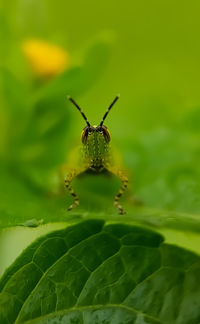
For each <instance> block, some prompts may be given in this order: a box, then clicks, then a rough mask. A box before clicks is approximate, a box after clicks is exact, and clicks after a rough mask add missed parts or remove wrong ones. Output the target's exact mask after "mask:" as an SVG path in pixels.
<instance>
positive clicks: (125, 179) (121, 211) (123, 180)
mask: <svg viewBox="0 0 200 324" xmlns="http://www.w3.org/2000/svg"><path fill="white" fill-rule="evenodd" d="M108 171H109V172H111V173H113V174H114V175H115V176H116V177H117V178H119V179H120V180H121V183H122V184H121V187H120V189H119V192H118V193H117V195H116V196H115V199H114V206H115V207H116V208H117V209H118V211H119V214H120V215H123V214H125V211H124V209H123V207H122V206H121V205H120V204H119V199H120V198H121V197H122V195H123V194H124V192H125V191H126V188H127V186H128V177H127V176H126V175H125V174H124V173H123V171H121V170H117V169H114V168H109V169H108Z"/></svg>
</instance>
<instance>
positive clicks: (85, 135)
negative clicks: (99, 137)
mask: <svg viewBox="0 0 200 324" xmlns="http://www.w3.org/2000/svg"><path fill="white" fill-rule="evenodd" d="M88 131H89V127H87V126H86V127H85V128H84V129H83V131H82V133H81V140H82V143H83V144H86V142H87V137H88Z"/></svg>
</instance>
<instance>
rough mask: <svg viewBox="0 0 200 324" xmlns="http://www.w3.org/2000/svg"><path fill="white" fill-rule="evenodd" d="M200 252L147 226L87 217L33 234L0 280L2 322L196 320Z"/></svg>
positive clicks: (181, 323) (190, 323) (182, 323)
mask: <svg viewBox="0 0 200 324" xmlns="http://www.w3.org/2000/svg"><path fill="white" fill-rule="evenodd" d="M199 273H200V258H199V256H197V255H195V254H193V253H192V252H188V251H186V250H184V249H181V248H178V247H176V246H173V245H169V244H165V243H164V242H163V237H162V236H161V235H159V234H157V233H155V232H153V231H150V230H147V229H145V228H140V227H135V226H128V225H123V224H108V225H106V224H104V222H103V221H99V220H88V221H85V222H83V223H79V224H77V225H73V226H70V227H68V228H66V229H64V230H60V231H56V232H53V233H50V234H48V235H46V236H44V237H41V238H39V240H37V241H35V242H34V243H33V244H32V245H31V246H29V247H28V248H27V249H26V250H25V251H24V252H23V253H22V254H21V256H20V257H19V258H18V259H17V260H16V261H15V262H14V264H13V265H12V266H11V267H10V268H9V269H8V270H7V272H6V273H5V275H4V276H3V278H2V280H1V283H0V289H1V293H0V323H2V324H4V323H5V324H7V323H24V322H25V323H30V324H31V323H38V324H46V323H48V324H49V323H52V324H53V323H83V324H86V323H87V324H90V323H91V324H93V323H97V324H99V323H102V324H103V323H104V324H105V323H118V324H119V323H137V324H142V323H143V324H145V323H152V324H153V323H166V324H167V323H176V324H197V323H198V321H199V320H200V283H199Z"/></svg>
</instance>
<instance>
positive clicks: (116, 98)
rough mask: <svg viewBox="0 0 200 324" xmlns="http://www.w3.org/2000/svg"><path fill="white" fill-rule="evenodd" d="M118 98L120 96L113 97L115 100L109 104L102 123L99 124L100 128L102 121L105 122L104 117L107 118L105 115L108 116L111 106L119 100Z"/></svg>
mask: <svg viewBox="0 0 200 324" xmlns="http://www.w3.org/2000/svg"><path fill="white" fill-rule="evenodd" d="M119 97H120V95H117V96H116V97H115V99H114V100H113V101H112V103H111V104H110V106H109V107H108V109H107V111H106V113H105V115H104V116H103V118H102V121H101V122H100V126H103V123H104V121H105V119H106V117H107V115H108V113H109V111H110V109H111V108H112V106H113V105H114V104H115V103H116V101H117V100H118V99H119Z"/></svg>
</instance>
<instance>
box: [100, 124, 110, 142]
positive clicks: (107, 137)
mask: <svg viewBox="0 0 200 324" xmlns="http://www.w3.org/2000/svg"><path fill="white" fill-rule="evenodd" d="M102 131H103V136H104V138H105V140H106V142H107V143H108V142H110V132H109V130H108V128H107V127H106V126H104V125H103V126H102Z"/></svg>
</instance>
